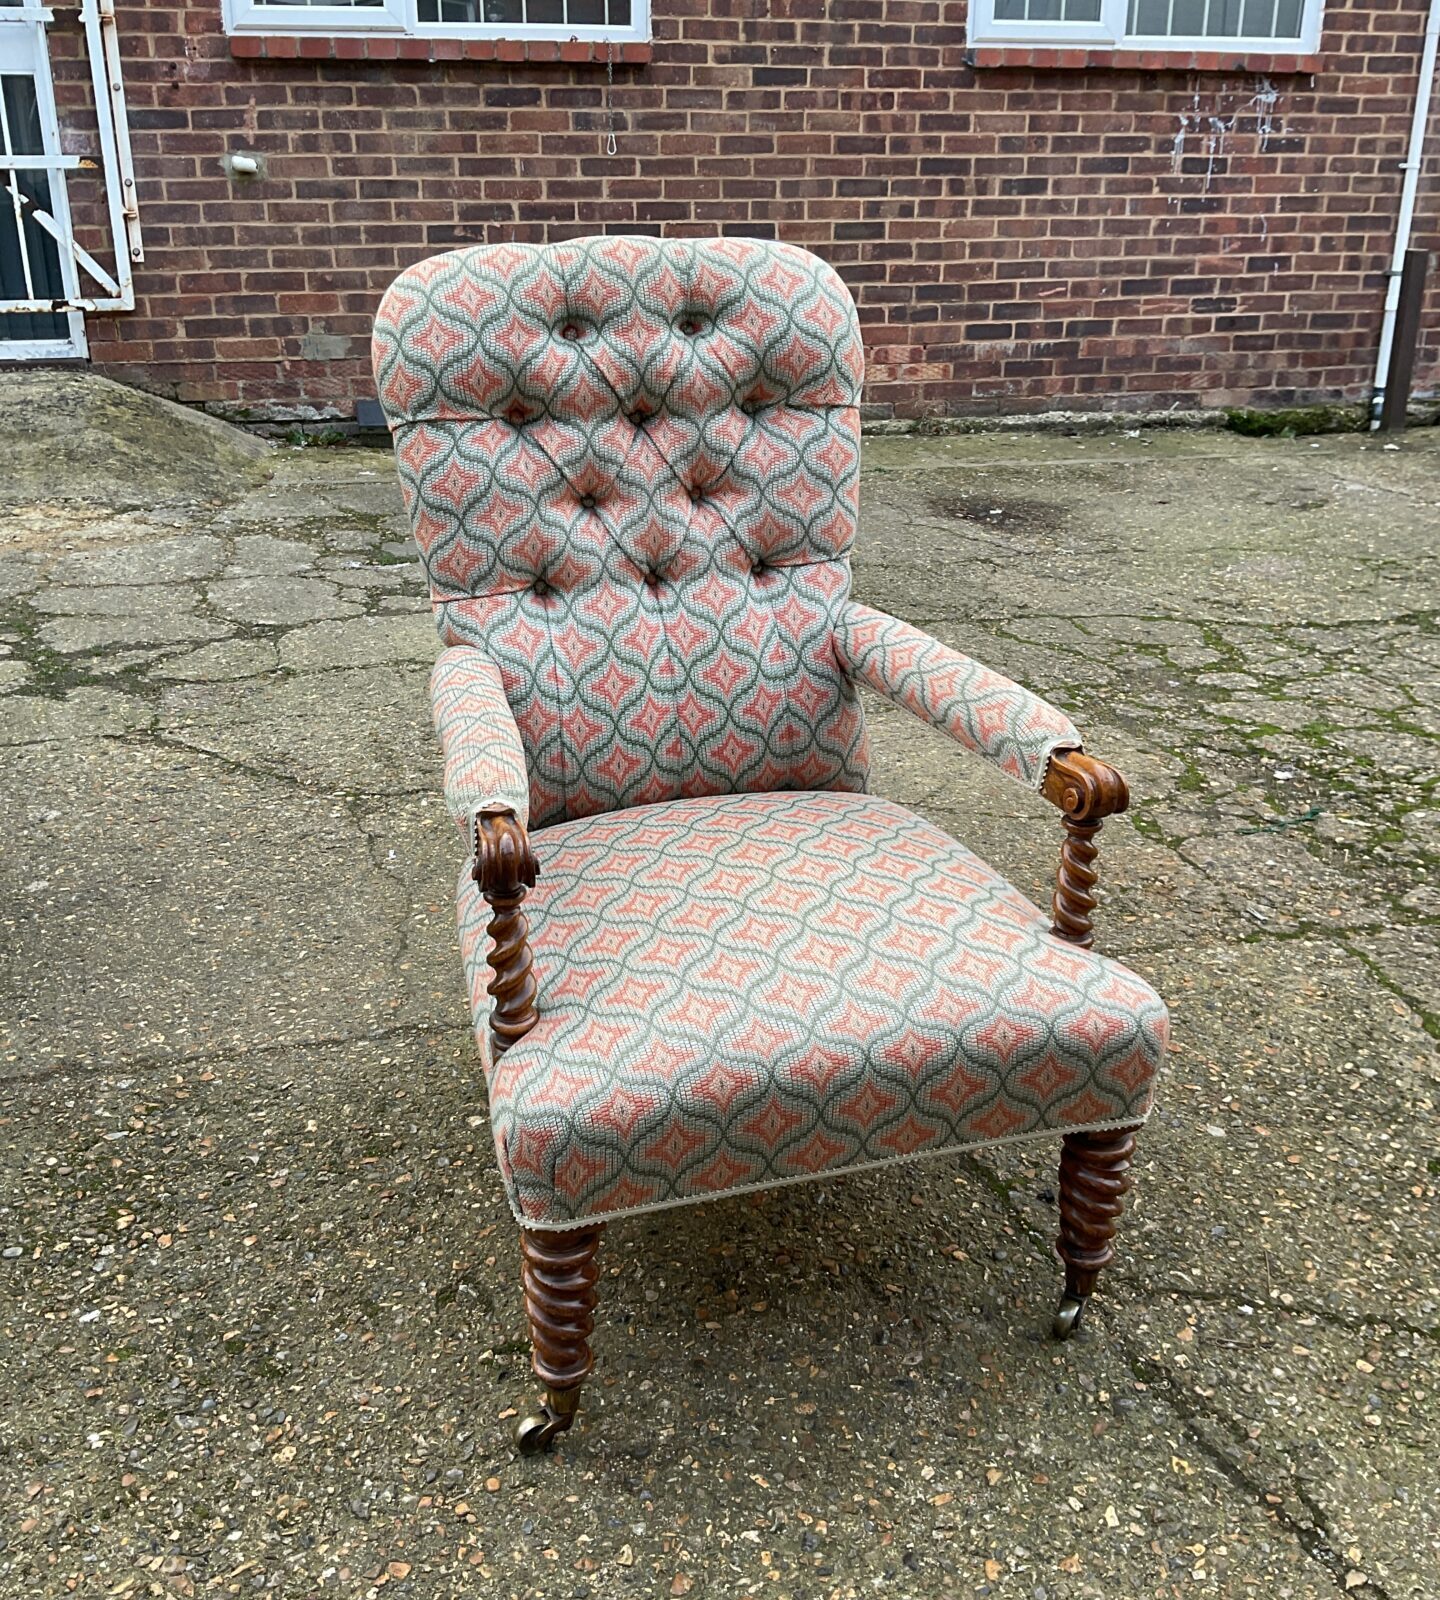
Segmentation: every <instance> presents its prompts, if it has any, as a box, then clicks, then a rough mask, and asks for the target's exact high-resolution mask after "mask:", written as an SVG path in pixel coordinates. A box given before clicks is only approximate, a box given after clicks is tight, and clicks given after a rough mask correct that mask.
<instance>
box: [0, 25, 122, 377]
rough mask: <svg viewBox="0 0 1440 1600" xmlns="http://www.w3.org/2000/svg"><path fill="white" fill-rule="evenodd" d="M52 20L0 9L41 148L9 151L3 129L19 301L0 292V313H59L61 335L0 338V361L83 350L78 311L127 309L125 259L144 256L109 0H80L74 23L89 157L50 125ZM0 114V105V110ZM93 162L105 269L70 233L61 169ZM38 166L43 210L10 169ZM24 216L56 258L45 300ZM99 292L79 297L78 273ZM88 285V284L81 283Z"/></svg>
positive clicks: (2, 189) (0, 172)
mask: <svg viewBox="0 0 1440 1600" xmlns="http://www.w3.org/2000/svg"><path fill="white" fill-rule="evenodd" d="M54 20H55V13H54V11H53V9H52V8H51V7H49V6H45V5H39V4H36V3H34V0H22V4H20V5H18V6H5V7H3V8H0V32H3V33H6V34H11V30H12V29H14V30H16V34H11V37H12V38H13V37H16V36H17V34H18V31H19V30H22V29H23V30H26V31H28V34H29V39H30V44H31V51H30V58H29V60H28V62H27V64H26V65H25V66H24V67H23V68H22V69H21V71H22V75H26V74H28V75H29V76H31V77H32V79H33V81H34V85H35V102H36V111H37V114H38V118H39V122H40V133H41V145H42V153H41V154H40V155H34V156H30V155H27V156H20V155H13V154H10V153H9V152H10V150H11V149H12V144H11V140H10V137H9V130H8V129H6V130H5V134H4V138H3V141H0V146H3V147H0V204H4V203H5V202H6V201H7V200H8V202H9V204H10V205H11V206H12V208H13V209H14V213H15V220H16V232H17V234H18V237H19V249H20V260H21V270H22V272H23V274H24V277H25V283H26V288H27V290H28V291H29V296H30V297H29V298H23V299H21V298H11V297H5V298H0V314H3V313H6V312H18V313H22V314H24V313H38V314H41V315H44V314H45V313H56V314H64V315H65V316H66V317H67V318H68V322H69V327H70V334H71V337H70V340H69V342H68V345H66V343H65V341H61V340H20V339H8V340H7V339H0V358H3V359H5V360H28V359H35V358H37V357H39V358H43V357H54V356H64V355H80V356H83V355H84V354H85V353H86V341H85V332H84V314H85V313H86V312H113V311H133V310H134V309H135V277H134V265H135V264H136V263H137V262H140V261H143V260H144V259H145V246H144V240H143V237H142V235H141V232H140V208H139V203H138V196H137V191H136V186H135V165H134V159H133V157H132V154H131V149H130V125H129V119H128V117H127V115H126V110H125V89H124V82H123V80H122V78H121V74H120V46H119V40H118V38H117V36H116V32H115V3H114V0H82V3H81V5H80V15H79V21H80V25H81V27H82V28H83V29H84V31H85V48H86V55H87V56H88V58H89V62H90V82H91V88H92V91H93V95H94V102H95V105H94V109H95V121H96V129H97V134H98V144H99V149H98V150H97V152H96V155H95V156H94V157H91V156H78V155H67V154H66V153H65V152H64V151H63V150H62V149H61V147H60V122H59V116H58V114H57V111H56V106H55V84H54V79H53V77H52V74H51V71H50V49H49V42H48V35H47V31H46V30H47V29H48V28H49V27H50V25H51V24H52V23H53V22H54ZM0 115H3V107H0ZM97 165H98V166H99V168H100V170H101V172H102V175H103V177H104V181H105V204H106V213H107V217H108V220H109V224H110V239H111V247H112V250H113V253H114V262H115V270H114V272H113V274H112V273H110V272H108V271H106V269H105V268H104V267H103V266H102V265H101V264H100V262H99V261H97V260H96V259H95V257H94V256H93V255H91V254H90V252H89V251H88V250H86V249H85V248H84V247H83V246H82V245H81V244H80V243H79V242H78V241H77V240H76V238H75V232H74V227H73V225H72V221H71V216H70V199H69V193H68V183H67V175H68V174H69V173H71V172H74V171H76V170H78V169H81V168H84V169H86V170H90V171H93V170H94V169H95V168H96V166H97ZM24 171H39V172H44V173H45V174H47V176H48V179H49V191H50V195H49V201H50V203H49V207H48V209H47V208H45V207H41V206H39V205H36V204H35V203H34V201H32V200H31V199H29V197H28V196H26V195H23V194H21V192H20V189H19V185H18V183H17V182H16V179H15V177H14V174H15V173H17V172H24ZM27 217H28V218H29V219H30V220H31V221H33V222H34V223H35V224H36V225H37V226H39V227H40V228H42V229H43V230H44V231H45V232H46V233H48V234H49V235H50V236H51V238H52V239H54V240H55V243H56V246H57V249H58V252H59V261H60V277H61V286H62V290H63V293H62V294H61V295H59V296H54V297H50V298H43V297H36V296H35V285H34V275H33V264H32V263H31V261H30V259H29V249H28V246H27V243H26V238H25V228H24V219H25V218H27ZM82 274H83V275H84V277H85V278H87V279H89V280H90V282H91V283H93V284H94V285H96V286H97V287H98V288H99V289H100V291H101V292H100V293H99V294H95V293H89V294H84V293H82V292H81V289H82V278H81V275H82ZM87 287H88V285H87Z"/></svg>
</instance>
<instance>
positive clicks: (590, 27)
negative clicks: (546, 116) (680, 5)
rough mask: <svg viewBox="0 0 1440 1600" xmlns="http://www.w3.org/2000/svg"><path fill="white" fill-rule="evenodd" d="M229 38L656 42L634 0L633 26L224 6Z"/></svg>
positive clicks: (232, 0)
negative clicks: (307, 36) (314, 35)
mask: <svg viewBox="0 0 1440 1600" xmlns="http://www.w3.org/2000/svg"><path fill="white" fill-rule="evenodd" d="M223 14H224V19H225V31H226V33H231V34H236V33H265V34H271V35H275V34H280V35H284V34H298V33H321V34H366V35H370V36H372V37H374V36H378V37H381V38H403V39H560V40H567V39H584V40H591V41H595V42H598V43H601V44H644V43H647V42H648V41H649V39H650V0H630V21H629V23H628V25H621V24H619V23H616V24H611V23H608V22H594V23H571V22H421V21H420V4H419V0H383V4H381V5H378V6H337V5H266V4H265V3H264V0H224V12H223Z"/></svg>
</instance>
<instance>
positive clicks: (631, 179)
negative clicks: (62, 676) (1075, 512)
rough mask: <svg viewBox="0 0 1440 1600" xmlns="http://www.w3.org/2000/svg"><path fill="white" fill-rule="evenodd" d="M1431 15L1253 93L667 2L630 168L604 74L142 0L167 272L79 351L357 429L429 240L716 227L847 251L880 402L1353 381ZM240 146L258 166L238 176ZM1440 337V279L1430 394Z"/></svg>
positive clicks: (770, 1) (1414, 9)
mask: <svg viewBox="0 0 1440 1600" xmlns="http://www.w3.org/2000/svg"><path fill="white" fill-rule="evenodd" d="M1424 11H1425V0H1330V5H1329V10H1328V16H1327V25H1326V29H1325V37H1324V42H1323V52H1322V59H1321V64H1320V70H1319V71H1318V72H1317V73H1316V74H1314V75H1313V76H1312V75H1309V74H1304V75H1299V74H1289V75H1284V76H1281V75H1272V76H1270V77H1268V78H1266V77H1264V76H1261V75H1259V74H1256V73H1253V72H1251V73H1246V72H1237V71H1234V70H1230V71H1196V70H1176V71H1166V72H1157V71H1153V70H1143V71H1142V70H1136V69H1134V68H1115V67H1105V68H1086V69H1083V70H1066V69H1056V68H1043V69H1042V68H1038V67H1027V66H1004V67H997V68H982V69H976V68H972V67H971V66H969V65H967V62H966V41H965V6H964V4H963V3H961V0H825V3H824V4H822V3H821V0H654V35H655V38H654V50H653V59H652V60H651V61H650V62H649V64H647V65H624V66H621V67H618V68H617V70H616V74H615V91H614V103H615V118H616V124H617V139H618V146H619V148H618V153H617V154H616V155H614V156H607V155H606V154H605V148H604V144H605V126H606V115H605V109H604V98H605V73H604V70H603V68H601V67H596V66H593V65H574V64H568V63H564V62H556V63H553V64H549V63H540V62H534V61H523V62H500V61H473V60H459V61H454V60H451V61H434V62H431V61H396V60H392V61H353V60H343V61H342V60H334V59H330V60H310V59H291V60H273V59H264V60H255V59H235V58H234V57H233V56H232V54H231V52H230V48H229V44H228V41H227V40H226V39H225V38H224V36H223V34H222V31H221V27H220V18H219V4H218V0H195V3H192V4H189V5H185V4H179V3H171V0H146V3H144V4H139V3H135V0H130V3H126V0H121V4H120V6H119V12H120V27H121V33H122V40H123V50H124V56H125V76H126V85H127V89H128V94H129V101H130V108H131V120H132V125H133V130H134V147H135V158H136V165H137V169H138V173H139V178H140V192H141V197H142V209H143V220H144V228H145V241H146V259H145V263H144V265H143V266H142V267H141V268H140V270H139V273H138V286H139V295H140V303H139V306H138V309H137V310H136V312H135V313H134V314H133V315H130V316H120V317H110V318H101V317H92V318H90V322H89V330H90V339H91V347H92V354H93V359H94V361H95V363H96V365H97V367H98V368H100V369H101V370H103V371H105V372H108V373H110V374H112V375H114V376H117V377H120V378H123V379H126V380H128V381H131V382H136V383H141V384H144V385H146V386H147V387H151V388H155V389H159V390H161V391H163V392H165V393H168V394H172V395H175V396H177V397H179V398H181V399H183V400H190V401H202V402H223V403H226V404H229V405H234V406H243V407H249V408H252V409H253V410H255V411H257V412H262V413H268V414H272V415H274V414H284V413H295V412H298V411H300V410H301V409H302V408H304V407H315V408H318V409H319V410H320V411H322V412H327V411H328V412H331V413H332V414H336V415H342V416H349V415H351V414H352V413H353V411H354V403H355V400H356V398H357V397H362V396H365V395H367V394H369V393H370V392H371V390H370V385H369V374H368V356H367V336H368V332H369V324H370V317H371V314H372V311H373V309H374V306H375V303H376V300H377V298H378V296H379V294H380V293H381V291H382V290H383V288H384V287H385V285H386V284H387V283H388V281H389V280H390V278H391V277H392V276H393V274H394V273H395V272H396V271H397V270H398V269H399V268H400V267H402V266H404V265H405V264H406V263H407V262H410V261H412V260H414V259H415V258H417V257H419V256H423V255H426V254H429V253H431V252H434V251H437V250H443V249H446V248H449V247H451V246H453V245H457V244H466V243H471V242H476V241H492V240H499V239H558V238H563V237H566V236H570V235H574V234H579V233H590V232H602V231H622V232H626V231H629V232H633V231H645V232H661V231H663V232H666V233H714V232H717V231H723V232H729V233H746V234H763V235H768V236H778V237H780V238H783V239H788V240H791V241H793V242H795V243H797V244H802V245H805V246H807V247H809V248H810V249H813V250H816V251H818V252H819V253H820V254H821V255H823V256H825V257H826V258H827V259H829V260H830V261H832V262H833V263H834V264H835V265H836V266H837V267H838V268H839V270H840V271H841V273H842V274H843V275H844V276H845V278H846V280H847V281H848V283H849V284H850V286H851V288H852V290H853V291H854V293H855V295H856V298H857V300H858V301H859V304H860V311H861V317H862V319H863V323H864V327H865V333H866V339H867V344H868V349H869V358H870V378H869V388H868V397H869V399H870V400H871V402H873V403H874V404H875V405H877V406H879V407H883V408H885V409H886V410H888V411H890V412H893V413H894V414H898V415H912V416H913V415H920V414H925V413H958V414H973V413H984V412H1017V411H1036V410H1043V409H1052V408H1057V407H1073V408H1082V409H1140V408H1156V407H1176V406H1178V407H1188V406H1193V405H1206V406H1215V405H1224V404H1257V405H1287V404H1291V403H1294V402H1297V401H1309V400H1316V399H1337V398H1346V399H1357V398H1362V397H1364V396H1365V395H1366V394H1367V393H1368V386H1369V381H1370V376H1371V370H1372V365H1373V361H1374V349H1375V343H1376V338H1377V334H1378V327H1379V317H1380V305H1381V297H1382V294H1383V288H1384V277H1383V274H1384V270H1385V267H1386V265H1387V263H1388V256H1389V250H1390V246H1391V240H1392V230H1393V226H1394V219H1395V212H1396V206H1397V201H1398V196H1399V187H1400V177H1401V174H1400V172H1399V165H1398V164H1399V162H1400V160H1401V159H1402V157H1403V153H1404V148H1405V140H1406V133H1407V128H1408V119H1409V113H1410V108H1411V105H1412V101H1413V95H1414V91H1415V84H1416V77H1417V68H1418V62H1419V53H1420V44H1421V30H1422V26H1423V18H1424ZM70 15H71V13H70V12H69V10H68V8H65V7H63V6H62V7H61V9H60V18H61V19H62V22H63V23H67V24H68V21H69V18H70ZM62 22H57V27H56V31H57V33H58V32H59V31H61V28H62ZM57 48H58V47H57ZM312 48H313V47H312ZM321 48H326V47H321ZM517 53H518V52H517ZM58 70H59V72H60V74H61V76H62V77H65V76H66V75H67V73H68V72H69V71H71V70H73V69H70V68H67V66H66V64H65V63H64V62H63V61H62V62H60V63H59V64H58ZM66 93H67V97H68V99H69V100H71V101H73V102H74V109H73V111H72V112H71V113H70V115H72V116H73V118H74V123H75V125H74V128H73V130H72V134H73V138H74V139H76V140H79V141H81V142H83V125H84V121H85V112H84V110H83V100H84V94H83V91H82V90H81V89H80V88H79V87H78V86H74V87H73V88H71V89H70V90H67V91H66ZM236 147H240V148H245V149H250V150H254V151H258V152H260V153H261V154H263V156H264V158H265V160H266V163H267V172H266V175H265V177H264V179H263V180H261V181H249V182H247V181H235V182H232V181H231V180H230V179H229V178H227V177H226V176H225V174H224V172H223V171H222V169H221V165H220V162H221V158H222V156H224V154H225V153H226V152H227V151H228V150H231V149H233V148H236ZM1432 160H1433V158H1432ZM1437 200H1440V185H1437V184H1436V183H1434V182H1430V183H1429V184H1428V185H1427V195H1426V199H1425V202H1424V206H1423V208H1422V211H1423V215H1422V218H1421V224H1422V242H1423V241H1424V240H1425V239H1428V240H1429V241H1430V242H1432V243H1434V244H1436V245H1437V246H1440V226H1437V220H1436V217H1437ZM1437 319H1440V291H1437V294H1436V296H1433V297H1432V304H1431V316H1430V323H1431V326H1432V332H1431V333H1430V335H1429V337H1428V341H1427V346H1426V352H1425V361H1424V363H1423V365H1422V369H1421V372H1420V377H1421V378H1422V380H1423V381H1424V382H1426V383H1429V384H1434V383H1435V382H1436V381H1437V379H1440V334H1437V333H1435V332H1434V331H1433V329H1434V326H1435V324H1436V322H1437Z"/></svg>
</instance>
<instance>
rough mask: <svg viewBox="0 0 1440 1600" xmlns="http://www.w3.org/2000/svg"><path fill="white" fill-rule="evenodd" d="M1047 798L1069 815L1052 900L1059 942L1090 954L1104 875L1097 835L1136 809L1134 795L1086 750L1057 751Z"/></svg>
mask: <svg viewBox="0 0 1440 1600" xmlns="http://www.w3.org/2000/svg"><path fill="white" fill-rule="evenodd" d="M1040 792H1041V794H1043V795H1044V796H1045V798H1046V799H1047V800H1048V801H1050V803H1051V804H1052V805H1055V806H1058V807H1059V808H1060V810H1061V811H1062V812H1063V813H1064V815H1065V839H1064V842H1063V843H1062V844H1061V846H1060V866H1059V869H1058V870H1057V872H1056V874H1055V895H1054V899H1053V901H1052V909H1053V914H1054V919H1055V920H1054V924H1053V926H1052V927H1051V929H1050V931H1051V932H1052V933H1053V934H1054V935H1055V936H1056V937H1057V938H1059V939H1065V940H1067V941H1068V942H1069V943H1070V944H1078V945H1080V946H1081V947H1082V948H1084V949H1086V950H1088V949H1089V948H1090V946H1091V945H1092V944H1094V942H1095V926H1094V922H1093V920H1092V918H1093V913H1094V910H1095V905H1096V898H1095V884H1096V881H1097V879H1098V877H1099V873H1098V872H1097V871H1096V869H1095V857H1096V855H1097V854H1098V853H1099V846H1098V845H1097V844H1096V842H1095V836H1096V834H1098V833H1099V832H1100V825H1101V823H1102V822H1103V821H1104V820H1105V818H1106V817H1113V816H1115V815H1116V814H1117V813H1119V812H1121V811H1123V810H1124V809H1125V808H1126V807H1127V806H1128V805H1129V804H1130V791H1129V790H1128V789H1127V788H1126V787H1125V780H1124V778H1122V777H1121V776H1120V774H1119V773H1118V772H1116V770H1115V769H1114V767H1110V766H1107V765H1106V764H1105V763H1104V762H1103V761H1097V760H1096V759H1095V757H1094V756H1087V755H1086V754H1085V753H1084V751H1083V750H1057V751H1056V752H1055V754H1054V755H1053V756H1051V757H1050V766H1049V768H1048V770H1047V771H1046V773H1045V782H1044V783H1043V784H1042V785H1041V788H1040Z"/></svg>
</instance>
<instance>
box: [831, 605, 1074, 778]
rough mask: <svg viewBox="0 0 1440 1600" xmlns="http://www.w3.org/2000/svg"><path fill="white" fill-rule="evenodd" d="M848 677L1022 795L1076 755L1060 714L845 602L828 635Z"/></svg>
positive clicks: (896, 623)
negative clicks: (1069, 754)
mask: <svg viewBox="0 0 1440 1600" xmlns="http://www.w3.org/2000/svg"><path fill="white" fill-rule="evenodd" d="M835 647H836V650H837V651H838V653H839V656H840V661H841V663H842V665H843V666H844V667H845V669H846V671H847V672H848V673H849V675H850V676H851V677H852V678H854V679H856V680H858V681H859V682H861V683H864V684H867V685H868V686H869V687H870V688H872V689H874V690H876V691H877V692H878V693H880V694H883V695H884V696H885V698H886V699H887V700H891V701H893V702H894V703H895V704H896V705H899V706H904V707H905V709H906V710H908V711H913V712H914V713H915V715H916V716H918V717H921V718H923V719H924V720H925V721H926V722H928V723H930V724H931V725H932V726H933V727H936V728H939V729H941V730H942V731H943V732H945V733H948V734H949V735H950V737H951V738H952V739H954V740H955V741H956V743H957V744H961V745H963V746H964V747H965V748H966V749H967V750H973V751H975V752H976V754H977V755H982V756H984V757H986V759H987V760H990V761H993V762H994V763H995V764H996V766H998V767H999V768H1000V770H1001V771H1002V772H1004V773H1006V774H1007V775H1008V776H1010V777H1012V778H1014V779H1015V780H1016V781H1017V782H1019V783H1023V784H1025V785H1026V786H1027V787H1028V788H1031V789H1039V788H1040V787H1041V786H1042V785H1043V784H1044V782H1045V775H1046V772H1047V770H1048V768H1049V764H1050V758H1051V756H1052V754H1053V753H1054V752H1055V751H1057V750H1063V749H1078V748H1079V745H1080V735H1079V733H1078V732H1077V731H1076V729H1075V725H1074V723H1072V722H1071V721H1070V719H1069V717H1067V716H1066V715H1065V713H1064V712H1063V711H1058V710H1056V708H1055V707H1054V706H1052V705H1050V704H1049V703H1048V702H1047V701H1045V700H1042V699H1041V698H1040V696H1039V695H1036V694H1032V693H1031V692H1030V691H1029V690H1028V689H1026V688H1023V687H1022V686H1021V685H1020V684H1018V683H1014V682H1012V681H1011V680H1010V679H1009V678H1006V677H1003V676H1001V674H1000V673H998V672H992V671H991V670H990V668H989V667H987V666H984V665H983V664H982V663H981V662H979V661H975V660H972V659H971V657H969V656H966V655H961V653H960V652H959V651H958V650H952V649H951V648H950V647H949V645H944V644H941V643H940V641H939V640H938V639H932V638H931V637H930V635H929V634H928V633H926V632H924V631H923V630H922V629H920V628H916V627H914V626H912V625H911V624H910V623H908V622H902V621H900V619H899V618H898V617H891V616H887V615H886V614H885V612H883V611H876V610H874V609H873V608H872V607H870V606H864V605H860V604H859V603H858V602H857V601H854V600H852V601H850V602H849V604H848V605H847V606H846V607H845V610H844V611H843V612H842V613H841V615H840V620H839V622H838V623H837V624H836V628H835Z"/></svg>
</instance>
